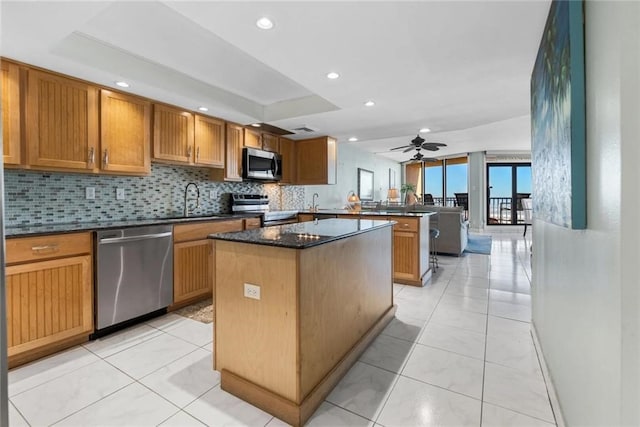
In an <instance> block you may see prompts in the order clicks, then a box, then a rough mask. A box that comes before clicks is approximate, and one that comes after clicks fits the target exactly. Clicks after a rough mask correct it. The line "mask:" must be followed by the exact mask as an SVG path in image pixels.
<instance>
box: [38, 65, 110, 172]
mask: <svg viewBox="0 0 640 427" xmlns="http://www.w3.org/2000/svg"><path fill="white" fill-rule="evenodd" d="M26 104H27V105H26V107H27V108H26V141H27V159H28V163H29V165H30V166H34V167H36V168H38V167H40V168H65V169H82V170H92V169H94V168H95V166H96V163H95V160H96V155H97V150H98V88H97V87H95V86H91V85H89V84H88V83H84V82H81V81H77V80H73V79H68V78H65V77H60V76H58V75H54V74H50V73H46V72H42V71H37V70H29V71H28V83H27V96H26Z"/></svg>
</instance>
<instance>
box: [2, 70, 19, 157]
mask: <svg viewBox="0 0 640 427" xmlns="http://www.w3.org/2000/svg"><path fill="white" fill-rule="evenodd" d="M0 65H1V66H2V144H3V147H2V148H3V154H4V163H5V164H6V165H19V164H20V163H21V162H22V157H21V155H20V68H19V67H18V66H17V65H15V64H12V63H10V62H7V61H2V62H1V63H0Z"/></svg>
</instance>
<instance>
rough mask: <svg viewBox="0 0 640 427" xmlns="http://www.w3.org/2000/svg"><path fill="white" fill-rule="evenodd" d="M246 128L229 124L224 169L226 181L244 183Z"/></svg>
mask: <svg viewBox="0 0 640 427" xmlns="http://www.w3.org/2000/svg"><path fill="white" fill-rule="evenodd" d="M244 130H245V129H244V128H243V127H242V126H240V125H236V124H233V123H227V156H226V157H227V159H226V160H227V162H226V164H225V167H224V179H225V181H242V147H243V145H244V135H245V133H244Z"/></svg>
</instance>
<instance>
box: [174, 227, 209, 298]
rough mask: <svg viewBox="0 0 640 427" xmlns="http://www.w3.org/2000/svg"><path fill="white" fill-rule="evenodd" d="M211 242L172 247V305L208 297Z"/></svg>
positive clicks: (187, 243)
mask: <svg viewBox="0 0 640 427" xmlns="http://www.w3.org/2000/svg"><path fill="white" fill-rule="evenodd" d="M212 245H213V241H212V240H209V239H204V240H196V241H193V242H182V243H175V244H174V245H173V262H174V266H173V268H174V271H173V278H174V279H173V280H174V285H173V302H174V304H176V303H180V302H183V301H188V300H192V299H194V298H199V297H204V296H206V297H209V296H210V294H211V292H212V284H213V276H212V274H213V252H212Z"/></svg>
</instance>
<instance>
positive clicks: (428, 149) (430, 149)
mask: <svg viewBox="0 0 640 427" xmlns="http://www.w3.org/2000/svg"><path fill="white" fill-rule="evenodd" d="M422 148H424V149H425V150H427V151H438V150H439V149H440V148H439V147H430V146H429V147H424V146H423V147H422Z"/></svg>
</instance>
